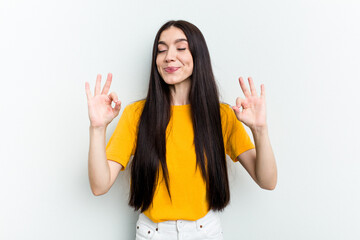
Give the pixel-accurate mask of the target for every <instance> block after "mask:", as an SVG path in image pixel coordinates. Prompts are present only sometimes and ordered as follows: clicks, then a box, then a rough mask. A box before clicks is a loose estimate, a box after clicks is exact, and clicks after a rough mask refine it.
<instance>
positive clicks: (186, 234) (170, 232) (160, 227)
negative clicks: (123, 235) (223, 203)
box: [136, 210, 223, 240]
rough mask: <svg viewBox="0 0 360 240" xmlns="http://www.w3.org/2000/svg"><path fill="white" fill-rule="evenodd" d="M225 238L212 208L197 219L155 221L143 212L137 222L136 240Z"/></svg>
mask: <svg viewBox="0 0 360 240" xmlns="http://www.w3.org/2000/svg"><path fill="white" fill-rule="evenodd" d="M144 239H152V240H196V239H201V240H210V239H211V240H223V236H222V229H221V223H220V218H219V216H218V215H217V214H216V213H215V212H213V211H212V210H210V211H209V212H208V214H207V215H206V216H205V217H203V218H200V219H198V220H196V221H187V220H177V221H165V222H160V223H154V222H153V221H151V220H150V219H149V218H148V217H146V216H145V215H144V214H143V213H141V214H140V215H139V219H138V221H137V223H136V240H144Z"/></svg>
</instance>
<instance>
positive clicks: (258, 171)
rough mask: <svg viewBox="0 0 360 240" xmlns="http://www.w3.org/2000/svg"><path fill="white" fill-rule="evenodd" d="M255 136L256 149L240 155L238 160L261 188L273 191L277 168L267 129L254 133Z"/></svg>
mask: <svg viewBox="0 0 360 240" xmlns="http://www.w3.org/2000/svg"><path fill="white" fill-rule="evenodd" d="M253 136H254V140H255V149H251V150H248V151H246V152H244V153H242V154H240V155H239V156H238V157H237V159H238V160H239V162H240V163H241V165H242V166H243V167H244V168H245V169H246V171H247V172H248V173H249V174H250V176H251V177H252V178H253V179H254V181H255V182H256V183H257V184H258V185H259V186H260V187H261V188H263V189H267V190H273V189H275V187H276V183H277V167H276V161H275V156H274V153H273V150H272V148H271V144H270V140H269V136H268V133H267V129H264V131H263V132H253Z"/></svg>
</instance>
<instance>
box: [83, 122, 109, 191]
mask: <svg viewBox="0 0 360 240" xmlns="http://www.w3.org/2000/svg"><path fill="white" fill-rule="evenodd" d="M105 138H106V127H104V128H93V127H90V146H89V161H88V170H89V181H90V187H91V190H92V192H93V193H94V195H101V194H104V193H106V192H107V191H108V190H109V185H110V168H109V164H108V161H107V158H106V152H105V147H106V140H105Z"/></svg>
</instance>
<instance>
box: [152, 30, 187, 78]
mask: <svg viewBox="0 0 360 240" xmlns="http://www.w3.org/2000/svg"><path fill="white" fill-rule="evenodd" d="M156 66H157V69H158V72H159V73H160V75H161V77H162V78H163V79H164V81H165V82H166V83H167V84H170V85H175V84H178V83H181V82H183V81H185V80H190V76H191V74H192V72H193V68H194V63H193V58H192V55H191V52H190V49H189V44H188V42H187V38H186V36H185V34H184V32H183V31H182V30H181V29H179V28H177V27H173V26H172V27H170V28H168V29H166V30H165V31H163V32H162V33H161V35H160V38H159V43H158V54H157V57H156Z"/></svg>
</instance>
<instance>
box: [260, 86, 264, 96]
mask: <svg viewBox="0 0 360 240" xmlns="http://www.w3.org/2000/svg"><path fill="white" fill-rule="evenodd" d="M260 89H261V93H260V97H263V98H264V97H265V85H264V84H261V86H260Z"/></svg>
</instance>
